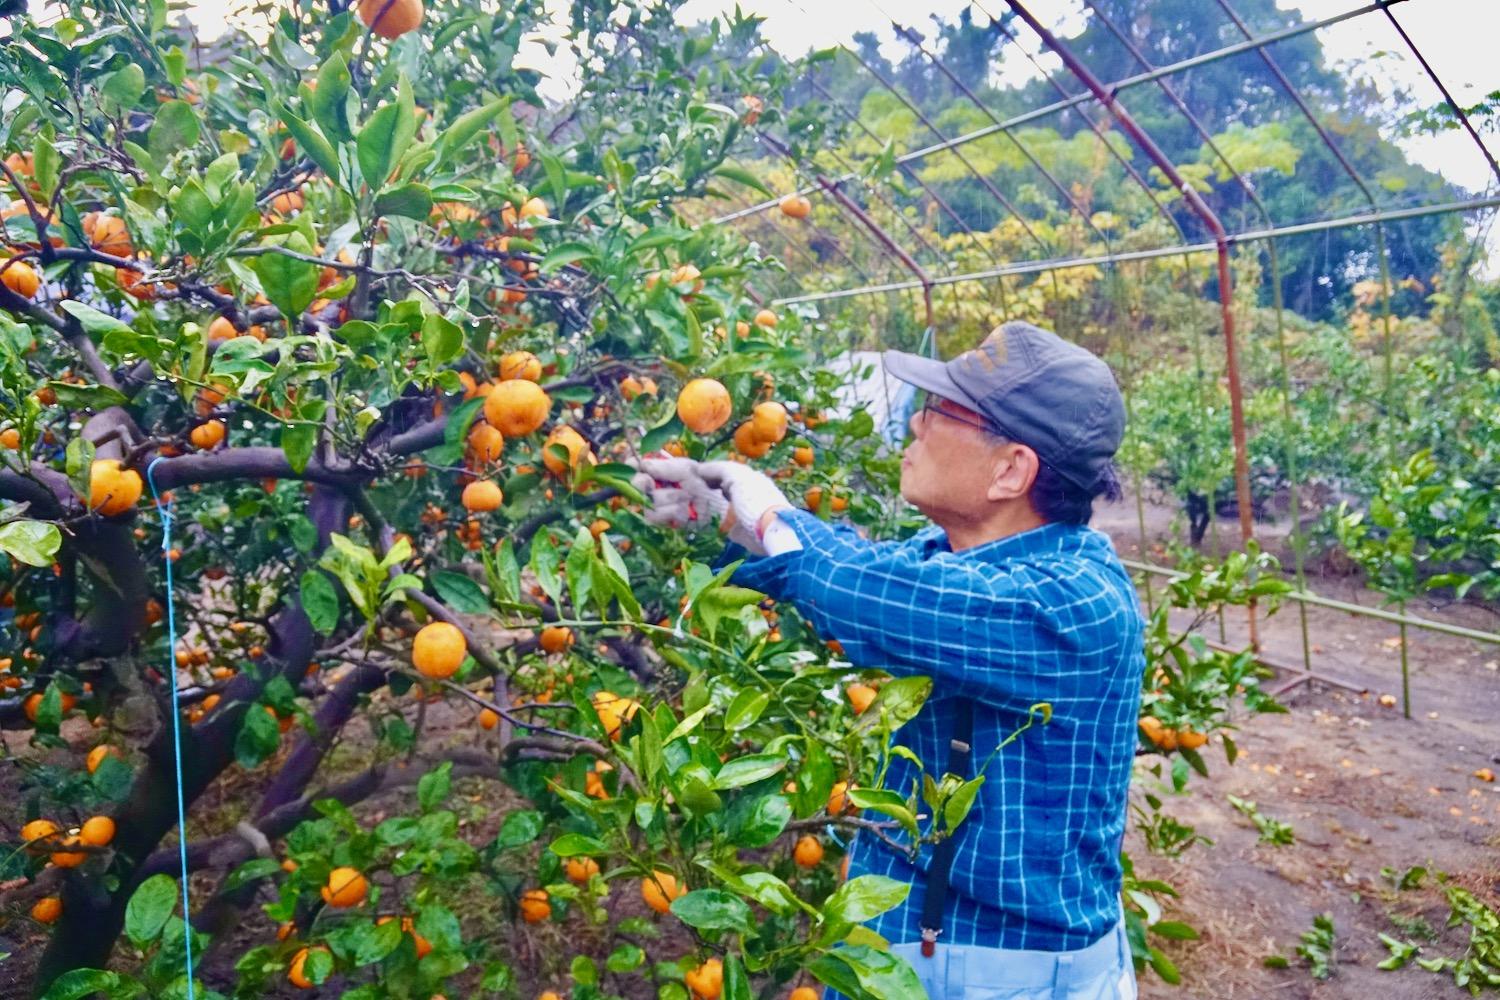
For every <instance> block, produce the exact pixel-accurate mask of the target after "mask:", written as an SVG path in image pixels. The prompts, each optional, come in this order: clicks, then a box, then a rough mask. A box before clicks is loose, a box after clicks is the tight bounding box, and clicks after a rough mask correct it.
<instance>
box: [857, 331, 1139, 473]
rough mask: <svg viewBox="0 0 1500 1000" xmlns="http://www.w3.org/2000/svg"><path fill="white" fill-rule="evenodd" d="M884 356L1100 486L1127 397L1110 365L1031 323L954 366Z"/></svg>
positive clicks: (902, 375) (921, 383)
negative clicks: (1121, 392)
mask: <svg viewBox="0 0 1500 1000" xmlns="http://www.w3.org/2000/svg"><path fill="white" fill-rule="evenodd" d="M881 357H882V360H883V361H884V363H885V369H886V371H888V372H890V373H891V374H892V375H894V376H895V377H896V378H898V379H900V380H901V381H903V382H906V383H909V384H911V385H914V386H916V387H917V388H918V389H925V390H927V391H928V392H929V393H932V394H933V395H936V396H941V397H942V398H944V399H947V400H951V401H952V402H955V403H958V404H960V405H962V406H966V407H968V408H969V409H971V410H974V411H976V412H977V413H979V414H981V415H982V416H983V417H984V419H985V420H986V421H987V422H988V423H989V424H990V425H991V426H992V428H993V430H994V432H995V433H996V434H998V435H999V436H1001V437H1003V438H1005V439H1007V440H1010V441H1015V442H1017V443H1018V444H1024V445H1026V446H1028V447H1030V448H1031V449H1032V450H1033V451H1035V452H1036V453H1037V456H1038V457H1040V458H1041V460H1042V461H1044V462H1046V463H1047V464H1048V465H1050V466H1052V468H1054V469H1056V470H1057V471H1058V473H1060V474H1061V475H1062V476H1063V477H1064V478H1066V479H1068V480H1070V481H1071V482H1073V483H1075V484H1076V485H1078V486H1080V487H1082V488H1083V489H1091V488H1092V487H1093V486H1094V485H1095V484H1096V483H1098V482H1099V478H1100V476H1102V475H1103V474H1104V468H1105V466H1106V465H1108V463H1109V460H1110V459H1111V458H1113V457H1114V454H1115V452H1116V451H1117V450H1119V447H1120V439H1121V437H1122V436H1123V435H1124V433H1125V400H1124V397H1122V396H1121V395H1120V387H1119V386H1118V385H1117V384H1116V383H1115V377H1114V375H1113V373H1111V372H1110V370H1109V366H1108V365H1106V364H1105V363H1104V362H1103V361H1102V360H1100V359H1099V357H1097V356H1096V355H1094V354H1093V353H1091V352H1089V351H1087V350H1085V349H1083V348H1082V347H1079V346H1078V345H1077V344H1070V343H1068V342H1067V341H1066V340H1063V339H1062V338H1061V337H1059V336H1058V335H1057V334H1055V333H1052V332H1050V331H1048V330H1043V329H1041V328H1040V327H1035V326H1032V325H1031V324H1030V323H1023V322H1019V321H1017V322H1011V323H1006V324H1004V325H1002V326H999V327H997V328H996V329H995V331H994V332H993V333H991V334H990V335H989V336H988V337H986V338H985V339H984V343H982V344H980V345H979V346H978V347H976V348H974V349H973V350H971V351H965V352H964V353H962V354H960V355H959V356H958V357H956V358H954V359H953V360H951V361H937V360H934V359H932V358H924V357H922V356H921V355H918V354H908V353H906V352H905V351H885V352H883V353H882V355H881Z"/></svg>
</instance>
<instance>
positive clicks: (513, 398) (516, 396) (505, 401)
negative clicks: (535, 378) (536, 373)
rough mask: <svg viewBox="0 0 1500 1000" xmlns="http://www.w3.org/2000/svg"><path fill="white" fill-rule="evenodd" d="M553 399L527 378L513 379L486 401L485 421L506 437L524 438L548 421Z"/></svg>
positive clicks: (502, 385) (501, 386)
mask: <svg viewBox="0 0 1500 1000" xmlns="http://www.w3.org/2000/svg"><path fill="white" fill-rule="evenodd" d="M551 409H552V400H551V399H550V398H549V397H548V396H547V393H546V392H544V391H543V390H542V387H541V386H539V385H537V384H536V383H535V382H528V381H526V380H525V379H510V380H508V381H505V382H501V383H500V384H499V385H497V386H495V388H494V391H492V392H491V393H490V394H489V395H488V396H486V397H485V398H484V418H485V419H486V420H488V421H489V422H490V424H491V426H493V427H495V428H496V429H497V430H499V431H500V433H501V434H504V435H505V436H506V437H524V436H525V435H527V434H530V433H531V432H532V431H534V430H536V429H537V428H538V427H540V426H542V424H543V423H544V422H545V421H546V419H547V414H548V412H550V411H551Z"/></svg>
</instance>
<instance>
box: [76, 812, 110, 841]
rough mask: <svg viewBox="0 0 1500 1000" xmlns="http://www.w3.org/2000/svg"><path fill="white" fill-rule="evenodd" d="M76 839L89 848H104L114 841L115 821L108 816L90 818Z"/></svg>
mask: <svg viewBox="0 0 1500 1000" xmlns="http://www.w3.org/2000/svg"><path fill="white" fill-rule="evenodd" d="M78 839H79V841H81V842H82V843H85V844H88V845H89V846H90V847H105V846H107V845H108V844H109V842H110V841H111V840H114V839H115V821H114V820H112V819H110V818H109V817H108V816H90V817H89V818H88V820H87V821H85V822H84V824H83V829H81V830H79V831H78Z"/></svg>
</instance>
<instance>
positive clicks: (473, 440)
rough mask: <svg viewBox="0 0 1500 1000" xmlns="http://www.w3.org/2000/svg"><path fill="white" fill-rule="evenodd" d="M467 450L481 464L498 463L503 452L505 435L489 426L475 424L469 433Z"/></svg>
mask: <svg viewBox="0 0 1500 1000" xmlns="http://www.w3.org/2000/svg"><path fill="white" fill-rule="evenodd" d="M469 450H470V451H472V452H473V453H474V457H475V458H477V459H479V461H481V462H486V463H488V462H498V461H499V460H500V455H501V453H502V452H503V451H504V450H505V435H503V434H501V433H500V432H499V431H497V430H496V429H495V428H493V427H491V426H490V425H489V424H475V425H474V429H473V430H471V431H469Z"/></svg>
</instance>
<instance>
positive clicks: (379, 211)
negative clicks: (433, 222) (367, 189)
mask: <svg viewBox="0 0 1500 1000" xmlns="http://www.w3.org/2000/svg"><path fill="white" fill-rule="evenodd" d="M431 212H432V191H431V190H430V189H429V188H428V187H427V185H426V184H415V183H413V184H402V185H401V186H400V187H395V188H391V189H390V190H388V191H382V192H380V194H379V196H377V197H376V199H375V214H376V215H399V216H402V217H403V218H407V219H416V220H418V221H421V220H424V219H426V218H427V216H428V215H429V214H430V213H431Z"/></svg>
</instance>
